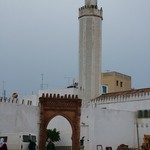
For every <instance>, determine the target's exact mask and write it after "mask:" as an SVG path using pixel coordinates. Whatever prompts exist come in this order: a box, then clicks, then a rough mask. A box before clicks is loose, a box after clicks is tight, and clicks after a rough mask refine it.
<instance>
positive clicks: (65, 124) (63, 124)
mask: <svg viewBox="0 0 150 150" xmlns="http://www.w3.org/2000/svg"><path fill="white" fill-rule="evenodd" d="M48 130H51V131H54V130H56V132H57V133H58V132H59V137H60V140H59V141H55V142H54V144H55V147H56V149H59V150H61V149H67V150H71V149H72V127H71V124H70V122H69V121H68V120H67V119H66V118H65V117H63V116H61V115H57V116H55V117H54V118H52V119H51V120H50V122H49V123H48V125H47V131H48ZM47 141H49V139H48V140H47ZM47 144H48V142H46V145H47Z"/></svg>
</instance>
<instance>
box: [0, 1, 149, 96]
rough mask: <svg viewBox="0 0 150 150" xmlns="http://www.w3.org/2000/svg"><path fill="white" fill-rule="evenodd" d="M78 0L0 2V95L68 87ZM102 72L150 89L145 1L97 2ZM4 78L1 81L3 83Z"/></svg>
mask: <svg viewBox="0 0 150 150" xmlns="http://www.w3.org/2000/svg"><path fill="white" fill-rule="evenodd" d="M83 5H84V0H59V1H56V0H53V1H52V0H0V96H1V95H2V91H3V85H4V88H5V89H6V91H7V95H8V96H10V95H11V94H12V93H13V92H18V93H19V94H20V95H26V94H31V93H32V92H34V93H35V92H37V91H38V90H39V89H40V84H41V83H42V82H41V80H42V75H41V74H43V83H44V88H50V89H56V88H64V87H66V86H68V84H69V83H71V81H72V80H73V79H78V43H79V41H78V40H79V38H78V37H79V33H78V30H79V26H78V23H79V22H78V13H79V12H78V8H79V7H81V6H83ZM98 6H99V8H100V7H103V11H104V20H103V29H102V30H103V31H102V32H103V50H102V51H103V52H102V71H103V72H104V71H107V70H109V71H117V72H120V73H124V74H126V75H130V76H132V87H133V88H145V87H150V67H149V65H150V58H149V57H150V0H99V1H98ZM3 81H4V84H3Z"/></svg>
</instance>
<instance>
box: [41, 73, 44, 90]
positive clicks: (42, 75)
mask: <svg viewBox="0 0 150 150" xmlns="http://www.w3.org/2000/svg"><path fill="white" fill-rule="evenodd" d="M43 78H44V74H43V73H42V74H41V90H43Z"/></svg>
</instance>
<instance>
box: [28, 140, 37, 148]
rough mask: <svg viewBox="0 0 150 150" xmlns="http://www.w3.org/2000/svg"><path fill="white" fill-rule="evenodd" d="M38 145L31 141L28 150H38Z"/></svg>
mask: <svg viewBox="0 0 150 150" xmlns="http://www.w3.org/2000/svg"><path fill="white" fill-rule="evenodd" d="M35 147H36V144H35V143H34V142H33V141H32V140H29V146H28V149H29V150H36V148H35Z"/></svg>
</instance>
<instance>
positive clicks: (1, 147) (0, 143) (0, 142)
mask: <svg viewBox="0 0 150 150" xmlns="http://www.w3.org/2000/svg"><path fill="white" fill-rule="evenodd" d="M0 150H8V149H7V145H6V143H5V142H4V138H1V139H0Z"/></svg>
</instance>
